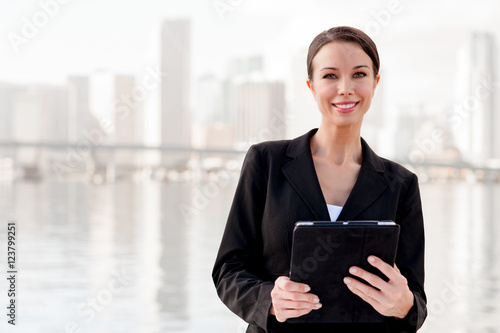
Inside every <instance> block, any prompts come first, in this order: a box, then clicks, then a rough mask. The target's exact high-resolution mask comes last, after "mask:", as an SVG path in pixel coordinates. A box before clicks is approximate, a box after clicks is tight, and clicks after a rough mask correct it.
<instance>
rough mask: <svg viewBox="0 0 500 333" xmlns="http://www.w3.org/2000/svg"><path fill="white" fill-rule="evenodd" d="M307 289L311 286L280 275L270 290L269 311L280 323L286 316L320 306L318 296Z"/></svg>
mask: <svg viewBox="0 0 500 333" xmlns="http://www.w3.org/2000/svg"><path fill="white" fill-rule="evenodd" d="M309 290H311V288H310V287H309V286H308V285H307V284H304V283H298V282H293V281H291V280H290V278H289V277H286V276H280V277H279V278H277V279H276V281H275V282H274V288H273V290H272V291H271V298H272V305H271V310H270V311H269V312H270V313H271V314H272V315H274V316H275V317H276V320H277V321H279V322H280V323H282V322H284V321H285V320H287V319H288V318H296V317H300V316H303V315H305V314H308V313H309V312H311V310H317V309H319V308H321V303H320V302H319V298H318V296H316V295H314V294H311V293H309Z"/></svg>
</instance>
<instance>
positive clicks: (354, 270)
mask: <svg viewBox="0 0 500 333" xmlns="http://www.w3.org/2000/svg"><path fill="white" fill-rule="evenodd" d="M349 272H351V273H352V274H356V273H357V272H358V269H357V268H354V267H353V268H351V269H350V270H349Z"/></svg>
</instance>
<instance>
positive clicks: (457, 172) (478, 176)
mask: <svg viewBox="0 0 500 333" xmlns="http://www.w3.org/2000/svg"><path fill="white" fill-rule="evenodd" d="M25 148H33V149H34V150H35V151H36V152H40V151H47V150H48V151H52V152H58V153H59V155H60V153H61V152H63V153H64V152H66V154H63V155H62V156H64V157H62V156H61V155H60V156H59V160H55V161H50V162H49V161H43V160H42V158H41V157H40V154H35V153H34V154H33V155H34V160H33V161H32V162H30V163H26V162H22V161H19V158H18V153H17V152H18V151H19V150H21V149H25ZM120 151H128V152H134V153H138V152H148V151H151V152H158V153H161V155H162V156H165V155H167V154H169V153H171V154H185V155H186V156H189V160H195V161H197V163H194V165H196V168H197V170H194V171H195V172H197V173H198V175H200V174H202V173H203V172H206V171H211V169H217V168H219V169H220V168H227V166H224V164H221V165H219V166H217V165H212V166H207V165H206V164H205V165H204V163H203V162H204V161H205V160H206V158H207V157H210V156H217V157H218V158H219V159H220V160H221V161H224V160H226V161H227V160H239V161H241V159H242V157H243V156H244V154H245V153H246V149H227V148H194V147H187V146H176V145H141V144H108V143H95V144H93V143H92V142H90V141H82V142H72V143H65V142H16V141H9V142H0V158H2V157H4V158H5V157H7V158H10V159H11V162H8V163H7V165H3V167H4V169H5V168H11V169H13V170H15V169H23V171H24V175H25V178H38V177H42V175H41V174H40V170H42V169H43V168H44V165H43V164H44V163H50V164H52V171H53V172H56V173H57V170H55V169H54V167H56V168H59V170H62V171H64V170H66V171H67V170H68V168H69V169H76V168H75V167H74V166H71V165H68V164H69V163H68V158H69V157H70V156H71V157H72V158H73V159H74V157H75V154H77V155H79V156H80V157H82V161H83V159H85V160H86V161H85V163H83V164H85V166H84V167H85V168H86V169H88V167H89V165H88V164H89V163H90V164H92V165H93V167H94V168H93V170H91V172H93V173H95V172H99V166H97V167H96V164H99V162H98V161H96V158H95V156H94V153H95V152H108V154H109V156H110V159H109V160H107V161H106V162H105V165H100V168H101V171H102V170H105V173H106V174H105V178H106V181H111V182H112V181H114V179H115V177H116V171H117V169H119V168H120V167H122V166H121V165H120V164H117V163H116V161H115V153H116V152H120ZM35 155H36V156H35ZM73 162H74V161H73ZM185 162H186V161H184V162H183V163H184V165H183V166H182V167H183V168H189V167H188V166H187V165H186V163H185ZM396 162H399V163H400V164H403V165H405V166H407V167H409V168H410V169H412V170H414V171H415V172H416V173H417V174H418V175H419V177H420V179H421V180H422V181H425V180H426V179H429V180H433V179H434V178H444V179H453V178H457V179H464V178H465V179H474V180H476V181H495V182H499V181H500V163H498V164H497V165H493V166H492V165H485V164H481V165H479V164H472V163H469V162H466V161H442V160H434V161H431V160H424V161H416V162H415V161H404V160H396ZM4 164H5V163H4ZM136 167H137V169H141V168H146V167H151V165H149V166H148V165H137V166H136ZM155 167H157V168H165V169H171V170H175V169H179V167H180V165H179V164H177V165H167V164H165V163H162V162H160V163H159V165H156V166H155ZM87 171H88V170H87ZM3 172H4V173H5V170H4V171H3ZM1 178H2V163H1V160H0V179H1ZM59 178H60V177H59Z"/></svg>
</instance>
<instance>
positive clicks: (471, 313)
mask: <svg viewBox="0 0 500 333" xmlns="http://www.w3.org/2000/svg"><path fill="white" fill-rule="evenodd" d="M204 186H205V185H204V184H194V183H154V182H151V183H143V184H135V183H131V182H118V183H116V184H114V185H104V186H93V185H89V184H86V183H83V182H65V183H60V182H42V183H23V182H19V183H14V184H0V198H1V200H0V222H1V224H0V225H2V226H3V227H0V237H1V238H0V244H5V239H6V224H7V222H8V221H9V220H12V219H13V220H16V221H17V225H18V229H19V230H20V236H19V255H20V263H19V265H20V280H19V282H18V289H19V291H20V293H19V298H18V304H19V306H20V308H19V309H18V327H16V328H15V330H16V332H17V331H22V332H23V333H30V332H43V333H46V332H72V331H74V332H77V329H79V330H80V332H103V333H106V332H139V331H140V332H155V333H156V332H242V331H243V325H242V323H241V321H240V320H239V319H238V318H237V317H236V316H235V315H233V314H232V313H231V312H230V311H229V310H227V309H226V308H225V307H224V305H223V304H222V303H221V302H220V301H219V300H218V298H217V295H216V293H215V290H214V287H213V285H212V281H211V278H210V271H211V268H212V264H213V261H214V258H215V254H216V251H217V247H218V245H219V241H220V237H221V235H222V231H223V228H224V223H225V218H226V215H227V212H228V209H229V205H230V203H231V199H232V195H233V191H234V187H235V182H234V181H233V182H231V183H230V184H224V186H220V184H219V187H217V188H216V189H215V190H216V191H213V192H212V195H209V196H203V193H204V191H205V190H206V189H207V188H206V187H204ZM421 192H422V199H423V205H424V214H425V221H426V237H427V262H426V267H427V280H426V289H427V293H428V298H429V318H428V321H427V322H426V324H425V325H424V328H423V329H422V330H421V332H442V331H446V332H449V333H454V332H456V333H462V332H471V333H472V332H474V333H478V332H497V331H498V332H500V324H499V323H498V318H500V263H499V260H498V258H499V256H500V245H499V241H500V224H499V223H498V222H497V221H496V217H498V216H499V215H500V208H499V203H500V185H499V184H494V185H485V184H465V183H460V184H444V185H443V184H422V185H421ZM197 200H198V201H197ZM200 202H202V203H203V204H200ZM180 208H183V210H181V209H180ZM186 209H187V212H188V214H186ZM188 217H189V218H188ZM2 248H3V246H2ZM0 256H1V257H0V264H1V267H5V262H6V258H5V254H0ZM2 270H3V271H5V269H4V268H2ZM6 290H7V284H6V281H4V279H2V280H1V282H0V295H1V296H0V299H1V300H2V301H3V303H2V304H6V302H7V297H6ZM0 318H5V315H2V316H0ZM15 330H14V328H13V327H11V326H10V325H9V326H8V325H7V324H6V320H4V319H2V320H1V321H0V331H1V332H14V331H15Z"/></svg>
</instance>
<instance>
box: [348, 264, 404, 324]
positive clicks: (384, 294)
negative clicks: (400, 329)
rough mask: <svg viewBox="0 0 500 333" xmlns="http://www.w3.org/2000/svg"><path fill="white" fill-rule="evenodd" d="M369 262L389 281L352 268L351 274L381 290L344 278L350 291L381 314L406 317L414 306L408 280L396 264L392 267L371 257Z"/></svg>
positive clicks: (360, 269) (357, 268)
mask: <svg viewBox="0 0 500 333" xmlns="http://www.w3.org/2000/svg"><path fill="white" fill-rule="evenodd" d="M368 262H369V263H370V264H371V265H372V266H374V267H376V268H378V269H379V270H380V271H381V272H382V273H383V274H384V275H385V276H387V277H388V278H389V281H387V282H386V281H384V280H383V279H381V278H380V277H378V276H377V275H375V274H372V273H370V272H367V271H366V270H364V269H362V268H360V267H356V266H353V267H351V268H350V269H349V273H351V274H352V275H354V276H357V277H360V278H362V279H363V280H365V281H366V282H368V283H370V284H371V285H372V286H374V287H376V288H378V289H380V290H377V289H375V288H373V287H372V286H369V285H366V284H364V283H362V282H360V281H358V280H356V279H353V278H349V277H346V278H344V283H345V284H346V285H347V287H348V288H349V290H350V291H352V292H353V293H354V294H356V295H358V296H359V297H361V298H362V299H363V300H364V301H365V302H367V303H368V304H370V305H371V306H372V307H373V308H374V309H375V310H377V312H379V313H380V314H382V315H384V316H389V317H396V318H404V317H406V315H407V314H408V312H409V311H410V309H411V307H412V306H413V293H412V292H411V291H410V288H409V287H408V282H407V280H406V278H405V277H404V276H403V275H401V272H400V271H399V269H398V268H397V266H396V265H395V264H394V267H392V266H391V265H389V264H387V263H386V262H384V261H382V260H381V259H380V258H378V257H375V256H369V257H368Z"/></svg>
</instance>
